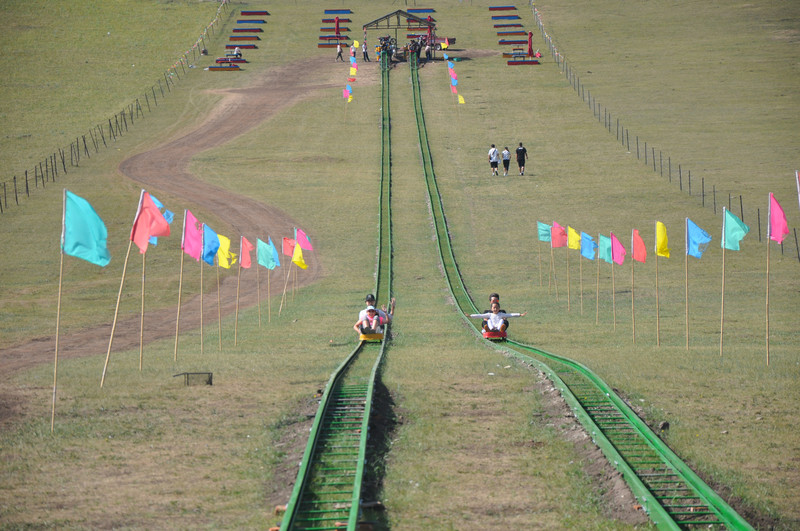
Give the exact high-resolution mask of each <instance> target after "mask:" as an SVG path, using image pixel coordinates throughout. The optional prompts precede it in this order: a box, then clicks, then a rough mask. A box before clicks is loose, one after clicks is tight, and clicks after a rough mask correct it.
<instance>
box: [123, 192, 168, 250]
mask: <svg viewBox="0 0 800 531" xmlns="http://www.w3.org/2000/svg"><path fill="white" fill-rule="evenodd" d="M150 236H169V223H167V220H166V219H164V216H163V215H162V214H161V211H160V210H159V209H158V207H157V206H156V204H155V203H154V202H153V198H152V197H150V194H148V193H147V192H145V191H144V190H142V193H141V195H140V196H139V208H138V209H137V210H136V217H135V218H134V219H133V227H132V228H131V241H132V242H133V243H135V244H136V246H137V247H138V248H139V253H140V254H144V253H146V252H147V243H148V241H149V240H150Z"/></svg>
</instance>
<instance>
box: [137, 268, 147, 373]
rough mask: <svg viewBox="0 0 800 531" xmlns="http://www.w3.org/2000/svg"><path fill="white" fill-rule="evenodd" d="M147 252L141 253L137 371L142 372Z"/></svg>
mask: <svg viewBox="0 0 800 531" xmlns="http://www.w3.org/2000/svg"><path fill="white" fill-rule="evenodd" d="M146 265H147V253H144V254H142V312H141V313H142V315H141V318H140V319H139V372H142V358H143V357H144V279H145V266H146Z"/></svg>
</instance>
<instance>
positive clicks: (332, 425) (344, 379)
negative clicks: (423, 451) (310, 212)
mask: <svg viewBox="0 0 800 531" xmlns="http://www.w3.org/2000/svg"><path fill="white" fill-rule="evenodd" d="M381 76H382V77H381V79H382V88H381V92H382V102H381V111H382V113H381V123H382V127H381V141H382V151H381V182H380V184H381V188H380V200H379V206H378V224H379V229H378V242H377V248H378V253H377V263H376V272H375V294H376V298H377V300H378V301H385V302H386V303H388V302H389V300H390V299H391V293H392V224H391V138H390V112H389V68H388V65H387V64H386V58H385V57H384V58H383V60H382V62H381ZM388 332H389V331H388V327H386V332H385V337H386V338H388V336H389V333H388ZM385 346H386V339H384V340H383V341H382V342H380V343H367V342H363V341H362V342H361V343H359V345H358V346H357V347H356V348H355V349H354V350H353V352H351V353H350V355H349V356H348V357H347V359H345V361H344V362H342V364H341V365H340V366H339V367H338V368H337V369H336V371H335V372H334V373H333V375H332V376H331V377H330V380H329V381H328V384H327V386H326V388H325V392H324V393H323V395H322V399H321V400H320V405H319V408H318V409H317V414H316V416H315V418H314V423H313V425H312V427H311V432H310V434H309V437H308V444H307V445H306V450H305V453H304V455H303V460H302V462H301V463H300V470H299V471H298V473H297V481H296V482H295V485H294V489H293V490H292V495H291V497H290V499H289V503H288V504H287V506H286V513H285V514H284V516H283V520H282V522H281V530H282V531H284V530H308V531H311V530H325V529H330V530H333V529H345V528H346V529H348V530H354V529H356V525H357V524H358V519H359V516H360V499H361V484H362V480H363V477H364V466H365V463H366V453H367V439H368V435H369V418H370V412H371V408H372V398H373V395H374V388H375V380H376V377H377V374H378V369H379V367H380V364H381V361H382V359H383V354H384V349H385Z"/></svg>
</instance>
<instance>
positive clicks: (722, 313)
mask: <svg viewBox="0 0 800 531" xmlns="http://www.w3.org/2000/svg"><path fill="white" fill-rule="evenodd" d="M726 210H727V207H724V206H723V207H722V241H721V243H722V293H721V295H720V300H719V357H720V358H721V357H722V338H723V327H724V325H725V220H726V219H727V217H728V216H726V215H725V211H726ZM767 244H768V245H769V242H767Z"/></svg>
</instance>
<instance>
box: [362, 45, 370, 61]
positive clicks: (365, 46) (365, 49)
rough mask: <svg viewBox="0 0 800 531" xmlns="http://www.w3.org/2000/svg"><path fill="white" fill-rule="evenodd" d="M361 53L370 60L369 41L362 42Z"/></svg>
mask: <svg viewBox="0 0 800 531" xmlns="http://www.w3.org/2000/svg"><path fill="white" fill-rule="evenodd" d="M361 55H363V57H364V60H365V61H366V62H368V63H369V62H370V60H369V54H368V53H367V41H364V42H362V43H361Z"/></svg>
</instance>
